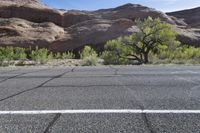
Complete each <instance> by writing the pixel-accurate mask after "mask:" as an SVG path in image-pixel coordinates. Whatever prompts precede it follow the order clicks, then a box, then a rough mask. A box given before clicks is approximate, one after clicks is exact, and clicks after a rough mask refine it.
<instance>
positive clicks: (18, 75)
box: [0, 70, 44, 83]
mask: <svg viewBox="0 0 200 133" xmlns="http://www.w3.org/2000/svg"><path fill="white" fill-rule="evenodd" d="M40 71H44V70H38V71H33V72H26V73H20V74H17V75H15V76H11V77H8V78H6V79H3V80H1V81H0V83H3V82H5V81H7V80H9V79H13V78H17V77H20V76H22V75H25V74H29V73H34V72H40Z"/></svg>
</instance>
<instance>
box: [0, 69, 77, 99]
mask: <svg viewBox="0 0 200 133" xmlns="http://www.w3.org/2000/svg"><path fill="white" fill-rule="evenodd" d="M74 69H75V68H73V69H72V70H71V71H67V72H64V73H62V74H60V75H57V76H54V77H52V78H51V79H49V80H47V81H45V82H43V83H42V84H40V85H38V86H36V87H34V88H30V89H27V90H24V91H21V92H18V93H15V94H13V95H10V96H8V97H6V98H3V99H0V102H2V101H4V100H7V99H9V98H13V97H15V96H18V95H20V94H23V93H25V92H29V91H32V90H36V89H38V88H40V87H42V86H43V85H45V84H46V83H48V82H50V81H52V80H54V79H56V78H59V77H62V76H63V75H65V74H66V73H69V72H73V71H74Z"/></svg>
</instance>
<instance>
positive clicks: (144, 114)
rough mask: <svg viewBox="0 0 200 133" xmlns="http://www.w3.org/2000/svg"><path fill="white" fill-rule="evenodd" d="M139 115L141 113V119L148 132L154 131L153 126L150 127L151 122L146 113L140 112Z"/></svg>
mask: <svg viewBox="0 0 200 133" xmlns="http://www.w3.org/2000/svg"><path fill="white" fill-rule="evenodd" d="M141 115H142V119H143V121H144V123H145V125H146V127H147V128H148V130H149V132H150V133H156V132H155V131H154V129H153V127H152V124H151V122H150V121H149V120H148V118H147V114H146V113H142V114H141Z"/></svg>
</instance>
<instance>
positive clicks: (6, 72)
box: [0, 69, 19, 74]
mask: <svg viewBox="0 0 200 133" xmlns="http://www.w3.org/2000/svg"><path fill="white" fill-rule="evenodd" d="M18 70H19V69H14V70H10V71H5V72H1V73H0V74H8V73H10V72H14V71H18Z"/></svg>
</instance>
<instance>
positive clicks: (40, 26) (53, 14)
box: [0, 0, 200, 52]
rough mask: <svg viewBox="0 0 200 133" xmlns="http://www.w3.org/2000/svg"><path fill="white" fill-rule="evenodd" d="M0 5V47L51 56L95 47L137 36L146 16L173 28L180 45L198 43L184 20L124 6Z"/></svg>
mask: <svg viewBox="0 0 200 133" xmlns="http://www.w3.org/2000/svg"><path fill="white" fill-rule="evenodd" d="M0 2H1V3H0V46H4V45H13V46H22V47H29V46H36V45H39V46H40V47H46V48H49V49H50V50H52V51H54V52H57V51H61V52H62V51H66V50H72V49H78V48H81V47H83V46H84V45H85V44H93V45H98V46H99V45H101V44H104V43H105V42H106V41H107V40H110V39H113V38H117V37H119V36H122V35H128V34H132V33H133V32H137V31H138V29H137V27H136V26H135V20H136V19H144V18H146V17H147V16H151V17H153V18H157V17H159V18H161V20H163V21H166V22H168V23H171V24H173V25H176V26H175V30H176V31H177V32H178V34H179V36H178V37H179V39H180V40H181V41H182V42H183V43H187V44H199V42H200V33H199V29H198V28H197V27H195V28H190V24H191V23H189V22H187V21H185V19H182V18H179V17H176V16H173V15H172V14H173V13H172V14H170V16H169V15H167V14H165V13H163V12H160V11H157V10H155V9H152V8H148V7H144V6H141V5H134V4H126V5H123V6H120V7H117V8H111V9H102V10H97V11H77V10H68V11H66V10H57V9H51V8H49V7H47V6H46V5H44V4H41V3H40V2H38V1H37V0H0ZM198 22H199V21H198ZM194 23H197V22H195V21H194ZM191 26H193V24H191Z"/></svg>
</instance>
